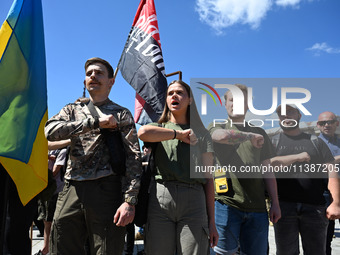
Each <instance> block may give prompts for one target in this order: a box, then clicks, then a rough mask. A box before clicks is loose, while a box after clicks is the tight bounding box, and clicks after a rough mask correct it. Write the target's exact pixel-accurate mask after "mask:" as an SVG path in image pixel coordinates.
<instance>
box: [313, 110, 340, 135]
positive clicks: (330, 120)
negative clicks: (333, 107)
mask: <svg viewBox="0 0 340 255" xmlns="http://www.w3.org/2000/svg"><path fill="white" fill-rule="evenodd" d="M317 126H318V128H319V129H320V131H321V133H322V134H324V135H326V136H329V137H332V136H334V134H335V131H336V128H337V127H338V126H339V121H338V120H337V119H336V115H335V114H334V113H332V112H323V113H320V115H319V118H318V122H317Z"/></svg>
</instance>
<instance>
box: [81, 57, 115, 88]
mask: <svg viewBox="0 0 340 255" xmlns="http://www.w3.org/2000/svg"><path fill="white" fill-rule="evenodd" d="M84 84H85V86H86V89H87V90H88V92H89V93H90V94H91V95H92V94H96V95H109V93H110V90H111V88H112V85H113V84H114V78H109V76H108V71H107V69H106V67H105V66H104V65H103V64H101V63H94V64H92V65H90V66H88V67H87V69H86V72H85V80H84Z"/></svg>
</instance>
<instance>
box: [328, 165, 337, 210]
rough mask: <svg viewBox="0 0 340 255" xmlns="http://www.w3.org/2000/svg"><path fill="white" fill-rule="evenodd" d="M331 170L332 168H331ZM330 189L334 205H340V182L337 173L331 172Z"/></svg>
mask: <svg viewBox="0 0 340 255" xmlns="http://www.w3.org/2000/svg"><path fill="white" fill-rule="evenodd" d="M329 169H332V168H330V167H329ZM328 189H329V192H330V193H331V195H332V198H333V203H335V204H337V205H340V180H339V176H338V173H336V172H335V171H329V178H328Z"/></svg>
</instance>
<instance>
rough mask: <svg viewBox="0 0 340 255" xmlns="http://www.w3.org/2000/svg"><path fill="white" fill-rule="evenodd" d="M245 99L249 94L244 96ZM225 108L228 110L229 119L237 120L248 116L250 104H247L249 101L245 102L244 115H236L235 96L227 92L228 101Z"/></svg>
mask: <svg viewBox="0 0 340 255" xmlns="http://www.w3.org/2000/svg"><path fill="white" fill-rule="evenodd" d="M244 98H247V94H245V95H244ZM225 108H226V109H227V113H228V116H229V118H231V119H233V118H237V117H243V116H245V115H246V113H247V111H248V104H247V100H244V113H243V114H234V112H233V110H234V99H233V94H232V93H231V92H230V91H228V92H227V100H226V102H225Z"/></svg>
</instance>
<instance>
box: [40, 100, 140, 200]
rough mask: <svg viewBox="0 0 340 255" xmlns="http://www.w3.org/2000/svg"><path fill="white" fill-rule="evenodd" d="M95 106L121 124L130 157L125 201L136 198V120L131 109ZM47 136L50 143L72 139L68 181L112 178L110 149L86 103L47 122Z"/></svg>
mask: <svg viewBox="0 0 340 255" xmlns="http://www.w3.org/2000/svg"><path fill="white" fill-rule="evenodd" d="M96 106H97V109H99V110H100V111H99V112H102V113H104V114H112V115H113V116H114V117H115V118H116V120H117V121H118V129H119V131H120V132H121V135H122V140H123V143H124V149H125V152H126V156H127V158H126V174H125V177H123V192H124V193H125V197H128V196H137V194H138V190H139V186H140V182H139V178H140V174H141V171H142V167H141V159H140V149H139V143H138V138H137V131H136V127H135V123H134V120H133V117H132V115H131V113H130V111H129V110H128V109H126V108H124V107H122V106H120V105H118V104H116V103H114V102H112V101H111V100H109V99H107V100H106V101H104V102H102V104H101V105H96ZM45 136H46V138H47V139H48V140H49V141H59V140H64V139H71V149H70V155H69V160H68V162H67V169H66V173H65V179H67V180H74V181H86V180H95V179H99V178H102V177H105V176H109V175H112V174H113V171H112V168H111V165H110V163H109V159H110V158H109V157H110V156H109V151H108V147H107V146H106V144H105V141H104V137H103V135H102V134H101V133H100V129H99V128H95V119H94V117H92V115H91V113H90V111H89V109H88V107H87V104H86V103H82V102H76V103H73V104H68V105H66V106H65V107H64V108H63V109H61V111H60V112H59V113H58V114H56V115H55V116H53V117H52V118H50V119H49V120H48V121H47V122H46V125H45Z"/></svg>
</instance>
